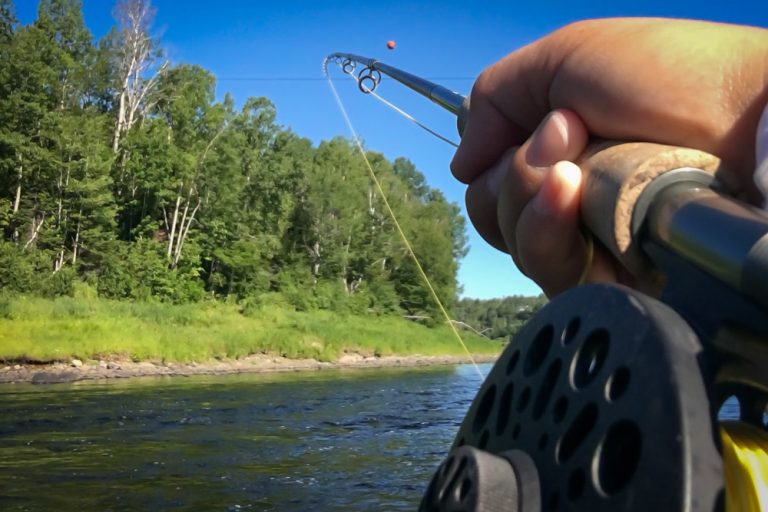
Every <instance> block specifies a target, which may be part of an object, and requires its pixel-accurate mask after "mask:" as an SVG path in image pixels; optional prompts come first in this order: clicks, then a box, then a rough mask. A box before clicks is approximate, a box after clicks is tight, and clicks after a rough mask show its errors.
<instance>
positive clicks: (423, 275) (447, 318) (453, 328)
mask: <svg viewBox="0 0 768 512" xmlns="http://www.w3.org/2000/svg"><path fill="white" fill-rule="evenodd" d="M326 78H329V79H328V85H330V86H331V90H332V91H333V96H334V98H336V104H337V105H338V106H339V110H341V114H342V115H343V116H344V121H345V122H346V124H347V128H349V131H350V132H351V133H352V139H353V140H354V141H355V145H356V146H357V148H358V150H359V151H360V154H361V155H362V157H363V160H364V161H365V165H366V167H367V168H368V174H369V175H370V177H371V180H372V181H373V183H374V184H375V185H376V189H377V190H378V191H379V195H380V196H381V199H382V201H383V202H384V206H385V208H386V209H387V212H388V213H389V216H390V218H391V219H392V222H393V223H394V225H395V228H396V229H397V232H398V233H399V234H400V238H401V239H402V241H403V244H404V245H405V248H406V250H407V251H408V254H409V255H410V257H411V259H412V260H413V262H414V263H415V264H416V268H417V269H418V271H419V274H420V275H421V278H422V280H423V281H424V283H425V284H426V285H427V288H428V289H429V293H430V294H431V295H432V298H433V299H434V300H435V303H436V304H437V306H438V308H440V312H441V313H442V314H443V316H444V317H445V321H446V322H447V323H448V325H449V326H450V328H451V331H453V334H454V336H456V339H457V340H458V341H459V344H460V345H461V347H462V348H463V349H464V352H466V354H467V356H468V357H469V360H470V361H471V362H472V365H473V366H474V367H475V371H477V374H478V375H479V376H480V379H481V380H485V375H483V372H482V370H480V366H478V364H477V362H476V361H475V358H474V357H472V354H471V353H470V351H469V348H467V345H466V344H465V343H464V340H463V339H462V337H461V335H460V334H459V331H458V330H457V329H456V326H455V325H454V324H453V320H452V319H451V317H450V315H449V314H448V311H446V309H445V307H444V306H443V302H442V301H441V300H440V297H438V296H437V292H436V291H435V289H434V287H433V286H432V282H431V281H430V280H429V277H427V274H426V272H424V269H423V268H422V266H421V263H420V262H419V258H418V257H417V256H416V253H415V252H414V251H413V247H411V243H410V242H409V241H408V237H407V236H406V235H405V232H404V231H403V229H402V228H401V227H400V223H399V222H398V221H397V216H396V215H395V212H394V211H393V210H392V207H391V206H390V205H389V201H388V200H387V196H386V194H385V193H384V188H383V187H382V186H381V183H380V182H379V179H378V178H377V177H376V173H375V172H374V171H373V166H372V165H371V163H370V162H369V161H368V157H367V156H366V155H365V149H363V145H362V144H361V143H360V138H359V137H358V135H357V131H356V130H355V128H354V126H353V125H352V121H351V120H350V118H349V115H347V109H346V108H344V103H343V102H342V101H341V97H339V93H338V91H337V90H336V86H335V85H333V81H332V80H330V77H328V74H327V73H326Z"/></svg>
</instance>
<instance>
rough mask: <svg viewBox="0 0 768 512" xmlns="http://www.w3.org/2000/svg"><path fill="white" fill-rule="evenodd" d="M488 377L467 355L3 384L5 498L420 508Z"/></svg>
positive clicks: (42, 505) (52, 503) (59, 504)
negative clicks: (420, 362) (413, 363)
mask: <svg viewBox="0 0 768 512" xmlns="http://www.w3.org/2000/svg"><path fill="white" fill-rule="evenodd" d="M482 369H483V372H484V373H486V374H487V373H488V371H489V370H490V365H483V366H482ZM480 384H481V380H480V377H479V375H478V374H477V372H476V371H475V369H474V367H472V366H467V365H459V366H451V367H430V368H417V369H376V370H338V371H318V372H300V373H290V374H250V375H230V376H223V377H222V376H217V377H187V378H183V377H175V378H167V377H166V378H144V379H133V380H126V381H109V382H80V383H75V384H58V385H53V386H43V385H37V386H34V385H6V386H5V387H3V388H1V389H0V510H4V511H12V510H13V511H15V510H18V511H22V510H24V511H38V510H39V511H49V510H58V511H78V512H87V511H123V510H126V511H127V510H136V511H139V510H141V511H144V510H146V511H149V510H152V511H156V510H188V511H193V510H194V511H198V510H199V511H240V510H253V511H262V510H263V511H270V510H280V511H297V512H298V511H301V512H304V511H310V510H316V511H336V510H338V511H352V510H386V511H398V510H409V511H412V510H415V509H416V507H417V505H418V502H419V500H420V498H421V494H422V492H423V491H424V489H425V488H426V485H427V483H428V482H429V479H430V477H431V475H432V473H433V471H434V470H435V469H436V467H437V466H438V464H439V463H440V462H441V460H442V459H443V457H444V456H445V454H446V451H447V449H448V448H449V446H450V443H451V441H452V440H453V436H454V435H455V433H456V431H457V430H458V427H459V425H460V423H461V421H462V419H463V417H464V414H465V413H466V410H467V408H468V406H469V404H470V403H471V401H472V399H473V398H474V395H475V393H476V391H477V389H478V388H479V386H480Z"/></svg>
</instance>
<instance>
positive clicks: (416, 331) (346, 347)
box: [0, 297, 502, 363]
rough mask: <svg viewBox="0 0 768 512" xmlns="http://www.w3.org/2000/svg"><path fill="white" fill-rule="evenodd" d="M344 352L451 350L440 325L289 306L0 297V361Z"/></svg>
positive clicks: (454, 346) (481, 341) (483, 346)
mask: <svg viewBox="0 0 768 512" xmlns="http://www.w3.org/2000/svg"><path fill="white" fill-rule="evenodd" d="M461 334H462V337H463V338H464V341H465V343H466V344H467V346H468V347H469V349H470V351H471V352H473V353H474V354H493V353H498V352H499V351H500V350H501V348H502V347H501V344H500V343H499V342H498V341H489V340H486V339H485V338H482V337H479V336H476V335H474V334H472V333H468V332H462V333H461ZM345 352H357V353H360V354H363V355H366V356H370V355H379V356H388V355H412V354H421V355H461V354H463V353H464V351H463V349H462V347H461V346H460V344H459V342H458V341H457V340H456V337H455V336H454V335H453V333H452V332H451V331H450V329H449V328H448V327H447V326H443V327H438V328H427V327H424V326H422V325H419V324H416V323H413V322H410V321H407V320H403V319H400V318H394V317H376V316H365V317H363V316H353V315H339V314H335V313H332V312H328V311H311V312H296V311H292V310H289V309H285V308H281V307H278V306H264V307H262V308H255V309H251V310H249V311H248V312H246V313H243V312H241V311H240V309H239V308H238V307H237V306H235V305H229V304H220V303H203V304H190V305H181V306H179V305H169V304H147V303H128V302H114V301H106V300H101V299H73V298H68V297H62V298H57V299H54V300H46V299H39V298H24V297H18V298H3V299H0V359H3V360H6V361H12V360H19V361H20V360H26V361H40V362H51V361H67V360H69V359H71V358H78V359H111V358H120V359H131V360H134V361H162V362H168V361H173V362H181V363H184V362H191V361H198V362H199V361H209V360H212V359H237V358H241V357H244V356H247V355H250V354H259V353H267V354H274V355H281V356H285V357H289V358H314V359H317V360H320V361H333V360H335V359H336V358H338V357H339V356H341V355H342V354H344V353H345Z"/></svg>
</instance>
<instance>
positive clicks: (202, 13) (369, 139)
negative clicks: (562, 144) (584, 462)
mask: <svg viewBox="0 0 768 512" xmlns="http://www.w3.org/2000/svg"><path fill="white" fill-rule="evenodd" d="M15 3H16V9H17V14H18V17H19V19H20V21H21V22H22V23H29V22H31V21H33V20H34V18H35V13H36V9H37V0H16V2H15ZM152 3H153V5H154V6H155V7H156V8H157V18H156V22H155V28H156V31H157V33H158V34H159V35H161V37H162V46H163V47H164V48H165V49H166V52H167V54H168V57H169V59H170V60H171V62H172V63H193V64H198V65H200V66H202V67H204V68H206V69H208V70H210V71H211V72H213V73H214V75H216V77H217V79H218V89H217V92H218V94H219V96H220V97H223V95H224V93H226V92H230V93H231V94H232V95H233V96H234V98H235V100H236V102H237V103H238V104H242V103H243V102H244V101H245V99H246V98H248V97H250V96H266V97H268V98H269V99H270V100H271V101H272V102H273V103H274V104H275V105H276V107H277V112H278V122H279V123H280V124H281V125H283V126H285V127H290V128H291V129H292V130H293V131H295V132H296V133H298V134H299V135H301V136H304V137H307V138H309V139H311V140H312V141H313V142H315V143H318V142H320V141H321V140H325V139H330V138H332V137H334V136H336V135H344V136H350V134H349V132H348V129H347V127H346V125H345V123H344V120H343V117H342V115H341V113H340V112H339V110H338V107H337V106H336V102H335V100H334V99H333V96H332V93H331V90H330V88H329V87H328V84H327V83H326V82H325V81H323V80H322V70H321V64H322V61H323V58H324V57H325V56H326V55H328V54H330V53H334V52H348V53H357V54H360V55H364V56H367V57H372V58H378V59H380V60H382V61H384V62H386V63H387V64H390V65H393V66H397V67H400V68H402V69H405V70H407V71H409V72H411V73H414V74H417V75H421V76H424V77H430V78H434V79H435V81H437V82H440V83H442V84H443V85H445V86H446V87H448V88H450V89H453V90H455V91H457V92H460V93H462V94H467V93H468V92H469V90H470V89H471V86H472V77H475V76H477V75H478V74H479V73H480V72H481V71H482V70H483V69H484V68H485V67H487V66H488V65H490V64H492V63H493V62H494V61H496V60H498V59H499V58H501V57H503V56H504V55H506V54H507V53H509V52H510V51H513V50H515V49H516V48H519V47H521V46H523V45H525V44H527V43H529V42H531V41H533V40H535V39H537V38H539V37H541V36H543V35H545V34H546V33H548V32H550V31H552V30H554V29H556V28H558V27H560V26H562V25H565V24H567V23H569V22H572V21H576V20H579V19H584V18H594V17H607V16H669V17H686V18H696V19H708V20H715V21H722V22H731V23H743V24H750V25H755V26H760V27H768V7H766V4H765V0H756V1H732V2H705V1H702V0H699V1H685V0H679V1H676V0H668V1H656V0H646V1H631V2H629V1H628V2H621V1H616V0H614V1H602V0H595V1H591V2H574V1H570V2H567V1H561V2H547V1H537V2H514V1H512V0H507V1H485V2H483V1H481V0H474V1H454V0H442V1H426V2H415V1H413V0H410V1H407V0H406V1H401V0H392V1H386V0H381V1H378V2H366V1H360V0H358V1H346V0H345V1H320V0H314V1H308V0H292V1H291V0H286V1H277V0H254V1H246V0H219V1H216V2H212V1H210V0H153V2H152ZM113 4H114V2H113V1H112V0H83V11H84V14H85V20H86V23H87V24H88V27H89V28H90V29H91V32H92V33H93V34H94V36H95V37H96V38H99V37H101V36H102V35H104V34H105V33H106V32H107V31H108V30H109V27H110V26H112V25H113V24H114V21H113V19H112V16H111V8H112V5H113ZM388 40H394V41H396V42H397V47H396V49H395V50H392V51H390V50H387V48H386V42H387V41H388ZM331 74H332V76H333V77H335V78H338V79H339V80H337V82H336V84H337V88H338V90H339V92H340V94H341V97H342V100H343V101H344V104H345V105H346V108H347V110H348V112H349V114H350V117H351V119H352V122H353V123H354V125H355V128H356V130H357V132H358V134H359V135H360V137H361V138H362V139H363V140H364V142H365V144H366V147H367V148H368V149H371V150H375V151H380V152H382V153H384V154H385V155H386V156H387V157H388V158H390V159H394V158H396V157H398V156H405V157H407V158H409V159H410V160H412V161H413V162H414V163H415V164H416V166H417V168H418V169H419V170H420V171H421V172H422V173H424V174H425V175H426V177H427V180H428V181H429V183H430V185H431V186H433V187H436V188H439V189H440V190H442V191H443V192H444V193H445V195H446V196H447V197H448V199H449V200H451V201H454V202H456V203H459V204H460V205H462V208H463V197H464V186H463V185H461V184H460V183H458V182H456V181H455V180H453V178H452V177H451V174H450V171H449V169H448V164H449V163H450V160H451V157H452V155H453V148H452V147H451V146H449V145H448V144H446V143H444V142H442V141H440V140H438V139H437V138H435V137H433V136H431V135H429V134H428V133H426V132H424V131H422V130H421V129H419V128H417V127H416V126H414V125H412V124H411V123H410V122H409V121H407V120H406V119H404V118H402V117H400V116H399V115H398V114H396V113H395V112H393V111H392V110H389V109H388V108H386V107H385V106H383V105H382V104H380V103H379V102H377V101H376V100H374V99H373V98H369V97H366V96H364V95H363V94H361V93H360V92H358V91H357V88H356V86H355V84H354V82H352V81H351V80H350V79H344V78H345V77H344V76H343V75H342V74H341V72H340V71H339V70H338V69H331ZM438 77H440V78H438ZM285 78H290V79H292V80H282V79H285ZM296 79H300V80H296ZM378 92H379V93H380V94H381V95H382V96H384V97H385V98H387V99H388V100H390V101H392V102H393V103H395V104H396V105H398V106H399V107H401V108H403V109H404V110H406V111H408V112H410V113H412V114H413V115H414V116H415V117H416V118H417V119H419V120H420V121H422V122H424V123H425V124H427V125H428V126H430V127H431V128H433V129H435V130H437V131H439V132H440V133H443V134H445V135H449V136H450V137H451V138H453V139H454V140H455V139H457V137H456V135H455V133H456V129H455V119H454V118H452V117H451V116H450V115H449V114H447V113H445V112H443V111H442V110H441V109H440V108H439V107H436V106H434V105H432V104H431V103H430V102H428V101H426V100H423V99H421V98H420V97H418V96H416V95H415V94H413V93H412V92H410V91H409V90H407V89H405V88H404V87H402V86H400V85H398V84H397V83H395V82H393V81H391V80H390V81H387V80H386V79H385V81H383V82H382V84H381V86H380V88H379V90H378ZM468 234H469V245H470V251H469V254H468V255H467V257H466V258H465V259H464V261H463V262H462V264H461V268H460V271H459V280H460V282H461V285H462V286H463V289H464V296H466V297H476V298H491V297H502V296H507V295H535V294H538V293H540V290H539V288H538V287H537V286H536V284H535V283H533V282H532V281H530V280H528V279H526V278H525V277H524V276H522V275H521V274H520V273H519V272H518V271H517V269H516V268H515V267H514V265H513V264H512V262H511V260H510V258H509V257H508V256H507V255H505V254H502V253H500V252H498V251H496V250H494V249H492V248H490V247H489V246H487V245H486V244H485V243H484V242H483V241H482V239H480V237H479V236H477V235H476V234H475V232H474V230H473V229H472V228H471V227H469V228H468Z"/></svg>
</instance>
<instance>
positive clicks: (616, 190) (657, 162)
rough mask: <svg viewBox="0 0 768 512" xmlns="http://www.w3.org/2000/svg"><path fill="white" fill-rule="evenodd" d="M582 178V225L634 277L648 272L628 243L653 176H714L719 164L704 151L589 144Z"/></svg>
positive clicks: (581, 163)
mask: <svg viewBox="0 0 768 512" xmlns="http://www.w3.org/2000/svg"><path fill="white" fill-rule="evenodd" d="M578 164H579V166H580V167H581V169H582V172H583V173H584V177H585V178H584V180H585V181H584V187H583V190H582V199H581V216H582V220H583V222H584V224H585V226H586V227H587V228H588V229H589V230H590V231H591V232H592V234H593V235H594V236H595V237H596V238H597V239H598V240H599V241H600V242H601V243H602V244H603V245H604V246H605V247H606V248H607V249H608V250H610V251H611V252H612V253H613V255H614V256H616V258H618V259H619V261H621V262H622V263H623V264H624V266H625V267H627V269H628V270H629V271H630V272H631V273H632V274H633V275H635V276H636V277H640V278H643V277H645V276H647V275H648V273H649V272H650V271H651V269H650V268H649V267H648V263H647V261H646V258H644V257H643V256H642V253H641V252H640V249H639V247H638V246H637V244H638V241H637V240H633V238H632V212H633V211H634V207H635V203H636V202H637V200H638V198H639V197H640V194H641V192H642V191H643V190H644V189H645V187H646V186H647V185H648V184H649V183H650V182H651V181H652V180H653V179H654V178H656V177H658V176H660V175H662V174H664V173H666V172H669V171H672V170H675V169H680V168H684V167H692V168H696V169H701V170H703V171H705V172H708V173H712V174H714V173H715V171H717V169H718V168H719V166H720V160H719V159H718V158H717V157H715V156H712V155H710V154H708V153H705V152H703V151H698V150H694V149H687V148H681V147H675V146H665V145H662V144H652V143H647V142H639V143H618V142H602V143H597V144H593V145H592V146H590V147H589V148H588V150H587V152H586V153H585V154H584V156H582V158H581V159H580V160H579V162H578Z"/></svg>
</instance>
